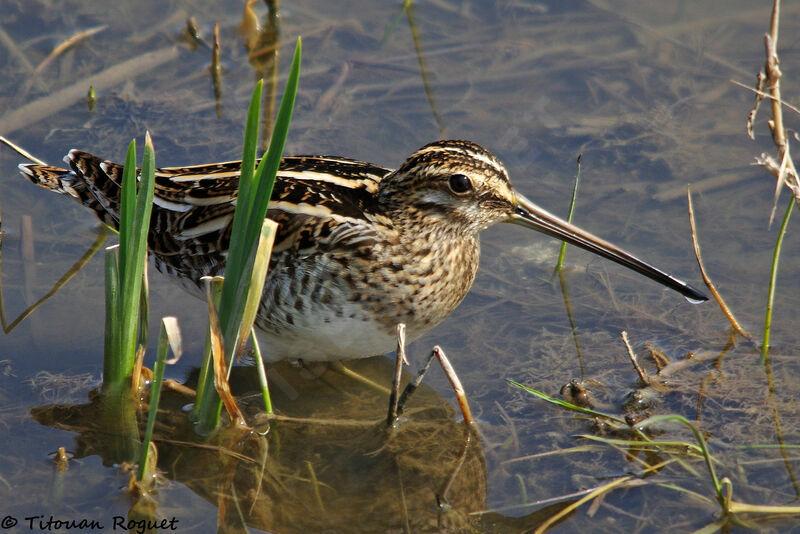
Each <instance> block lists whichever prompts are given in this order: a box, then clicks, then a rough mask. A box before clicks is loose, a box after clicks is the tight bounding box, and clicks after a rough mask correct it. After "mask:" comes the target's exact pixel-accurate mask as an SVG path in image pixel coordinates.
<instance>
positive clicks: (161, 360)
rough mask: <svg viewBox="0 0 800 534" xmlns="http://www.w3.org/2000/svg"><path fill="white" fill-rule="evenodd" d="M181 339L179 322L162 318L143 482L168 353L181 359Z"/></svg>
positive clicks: (142, 458) (141, 464) (143, 451)
mask: <svg viewBox="0 0 800 534" xmlns="http://www.w3.org/2000/svg"><path fill="white" fill-rule="evenodd" d="M180 337H181V331H180V329H179V328H178V320H177V319H176V318H175V317H164V318H162V319H161V333H160V334H159V336H158V352H157V353H156V364H155V365H154V366H153V382H152V383H151V385H150V409H149V411H148V413H147V427H146V428H145V431H144V441H142V448H141V456H140V458H139V470H138V473H137V478H138V479H139V480H142V479H143V478H144V476H145V474H146V473H147V471H148V465H149V462H148V455H149V453H150V442H151V441H152V439H153V428H155V425H156V415H157V414H158V403H159V401H160V400H161V387H162V385H163V384H164V368H165V367H166V364H167V353H168V352H169V349H170V347H172V350H173V354H175V358H176V359H177V358H180V356H181V353H180V351H181V349H180V347H181V340H180Z"/></svg>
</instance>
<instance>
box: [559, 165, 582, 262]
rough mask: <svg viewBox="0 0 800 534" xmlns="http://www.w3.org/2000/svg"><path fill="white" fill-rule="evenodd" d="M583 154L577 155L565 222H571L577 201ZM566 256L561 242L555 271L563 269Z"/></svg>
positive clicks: (565, 245) (564, 242)
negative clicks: (575, 170) (576, 168)
mask: <svg viewBox="0 0 800 534" xmlns="http://www.w3.org/2000/svg"><path fill="white" fill-rule="evenodd" d="M582 156H583V154H578V162H577V164H576V165H577V166H578V170H577V172H576V173H575V185H573V186H572V199H570V201H569V213H567V222H569V223H571V222H572V215H573V214H574V213H575V201H576V200H577V199H578V184H579V183H580V181H581V157H582ZM566 255H567V242H566V241H562V242H561V248H560V249H559V251H558V261H557V262H556V271H560V270H561V268H562V267H564V256H566Z"/></svg>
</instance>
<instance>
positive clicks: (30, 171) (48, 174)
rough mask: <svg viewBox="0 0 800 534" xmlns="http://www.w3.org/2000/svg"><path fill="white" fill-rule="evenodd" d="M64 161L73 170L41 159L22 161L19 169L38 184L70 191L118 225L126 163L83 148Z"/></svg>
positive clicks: (79, 200) (61, 190) (104, 218)
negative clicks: (38, 162) (40, 160)
mask: <svg viewBox="0 0 800 534" xmlns="http://www.w3.org/2000/svg"><path fill="white" fill-rule="evenodd" d="M64 161H65V162H66V163H68V164H69V166H70V170H68V169H62V168H60V167H52V166H50V165H40V164H37V163H25V164H22V165H20V166H19V170H20V171H21V172H22V174H23V175H24V176H25V177H26V178H27V179H28V180H30V181H31V182H33V183H34V184H36V185H38V186H40V187H44V188H45V189H50V190H51V191H55V192H57V193H62V194H65V195H70V196H71V197H73V198H75V200H77V201H78V202H80V203H81V204H82V205H84V206H86V207H87V208H89V209H91V210H92V211H94V212H95V214H96V215H97V217H98V218H99V219H100V220H101V221H103V222H104V223H105V224H107V225H109V226H111V227H112V228H115V229H116V228H118V226H119V202H120V193H121V184H122V167H121V166H120V165H117V164H115V163H111V162H109V161H103V160H101V159H100V158H98V157H96V156H93V155H91V154H88V153H86V152H81V151H80V150H71V151H70V152H69V154H67V156H66V157H65V158H64Z"/></svg>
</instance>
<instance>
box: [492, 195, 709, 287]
mask: <svg viewBox="0 0 800 534" xmlns="http://www.w3.org/2000/svg"><path fill="white" fill-rule="evenodd" d="M516 204H517V206H516V211H515V212H514V214H513V215H512V216H511V217H510V218H509V219H508V221H507V222H511V223H514V224H519V225H521V226H525V227H526V228H533V229H534V230H538V231H539V232H542V233H544V234H547V235H549V236H552V237H555V238H558V239H561V240H564V241H566V242H567V243H570V244H573V245H576V246H578V247H581V248H583V249H586V250H588V251H589V252H593V253H595V254H598V255H600V256H603V257H604V258H608V259H610V260H611V261H614V262H617V263H619V264H620V265H624V266H625V267H627V268H629V269H632V270H634V271H636V272H637V273H640V274H643V275H645V276H646V277H648V278H651V279H653V280H655V281H656V282H658V283H660V284H663V285H665V286H667V287H669V288H671V289H674V290H675V291H677V292H679V293H681V294H682V295H684V296H685V297H686V298H688V299H690V300H692V301H698V302H701V301H704V300H708V297H707V296H705V295H704V294H703V293H702V292H700V291H699V290H697V289H695V288H693V287H692V286H690V285H689V284H687V283H686V282H684V281H682V280H678V279H677V278H675V277H673V276H670V275H669V274H667V273H665V272H664V271H662V270H660V269H656V268H655V267H653V266H652V265H650V264H647V263H645V262H643V261H642V260H640V259H639V258H637V257H636V256H633V255H632V254H629V253H627V252H625V251H624V250H622V249H621V248H619V247H617V246H615V245H612V244H611V243H609V242H608V241H606V240H604V239H601V238H599V237H597V236H594V235H592V234H590V233H589V232H586V231H584V230H581V229H580V228H578V227H577V226H574V225H572V224H570V223H568V222H567V221H565V220H563V219H560V218H558V217H556V216H555V215H553V214H552V213H549V212H547V211H545V210H543V209H542V208H540V207H539V206H537V205H536V204H534V203H533V202H531V201H530V200H528V199H527V198H525V197H523V196H522V195H520V194H519V193H516Z"/></svg>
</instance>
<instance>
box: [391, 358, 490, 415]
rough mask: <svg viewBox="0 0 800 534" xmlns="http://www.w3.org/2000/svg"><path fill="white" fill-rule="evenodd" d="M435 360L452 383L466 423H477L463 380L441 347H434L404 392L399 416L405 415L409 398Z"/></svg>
mask: <svg viewBox="0 0 800 534" xmlns="http://www.w3.org/2000/svg"><path fill="white" fill-rule="evenodd" d="M434 358H436V359H437V360H439V365H441V366H442V370H443V371H444V374H445V375H446V376H447V379H448V380H449V381H450V385H451V386H452V387H453V391H454V392H455V394H456V399H457V400H458V406H459V408H461V415H462V416H463V417H464V423H466V424H467V425H471V424H472V423H474V422H475V419H473V417H472V410H470V408H469V402H468V401H467V396H466V394H465V393H464V387H463V386H462V385H461V380H459V379H458V375H457V374H456V371H455V369H453V366H452V365H451V364H450V360H448V359H447V356H446V355H445V353H444V351H443V350H442V348H441V347H440V346H439V345H436V346H435V347H433V350H432V351H431V355H430V356H428V359H427V360H426V361H425V365H424V366H423V367H422V369H421V370H420V371H419V373H417V376H416V378H414V380H412V381H411V382H409V384H408V385H407V386H406V388H405V389H404V390H403V394H402V395H400V400H399V401H398V407H397V415H400V414H401V413H403V406H404V405H405V403H406V402H408V398H409V397H410V396H411V394H412V393H414V391H416V389H417V388H418V387H419V385H420V383H422V379H423V378H424V377H425V374H426V373H427V372H428V369H430V367H431V363H433V359H434Z"/></svg>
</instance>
